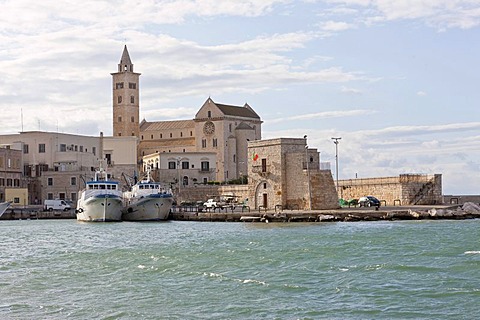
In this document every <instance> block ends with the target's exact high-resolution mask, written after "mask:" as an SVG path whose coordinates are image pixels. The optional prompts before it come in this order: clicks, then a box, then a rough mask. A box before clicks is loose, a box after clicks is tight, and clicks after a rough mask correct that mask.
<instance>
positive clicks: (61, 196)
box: [58, 192, 65, 200]
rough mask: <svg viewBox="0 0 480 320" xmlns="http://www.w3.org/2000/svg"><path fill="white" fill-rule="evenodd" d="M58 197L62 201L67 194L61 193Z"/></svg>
mask: <svg viewBox="0 0 480 320" xmlns="http://www.w3.org/2000/svg"><path fill="white" fill-rule="evenodd" d="M58 197H59V198H60V200H65V193H64V192H60V193H59V194H58Z"/></svg>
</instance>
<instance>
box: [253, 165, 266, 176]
mask: <svg viewBox="0 0 480 320" xmlns="http://www.w3.org/2000/svg"><path fill="white" fill-rule="evenodd" d="M252 172H253V173H259V174H268V173H270V165H266V166H264V165H259V166H252Z"/></svg>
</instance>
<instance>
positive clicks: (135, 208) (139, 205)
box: [122, 195, 173, 221]
mask: <svg viewBox="0 0 480 320" xmlns="http://www.w3.org/2000/svg"><path fill="white" fill-rule="evenodd" d="M172 204H173V198H172V197H171V196H160V195H149V196H146V197H142V198H139V199H131V200H130V204H128V205H126V206H125V208H124V211H123V214H122V220H125V221H160V220H167V219H168V215H169V213H170V208H171V207H172Z"/></svg>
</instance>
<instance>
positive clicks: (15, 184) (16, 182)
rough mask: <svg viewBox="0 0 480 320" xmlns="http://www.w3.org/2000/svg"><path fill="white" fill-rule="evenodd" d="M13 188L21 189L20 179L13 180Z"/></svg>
mask: <svg viewBox="0 0 480 320" xmlns="http://www.w3.org/2000/svg"><path fill="white" fill-rule="evenodd" d="M13 186H14V187H20V179H13Z"/></svg>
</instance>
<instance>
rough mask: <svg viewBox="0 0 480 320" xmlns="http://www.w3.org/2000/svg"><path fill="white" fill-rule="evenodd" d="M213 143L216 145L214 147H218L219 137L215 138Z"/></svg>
mask: <svg viewBox="0 0 480 320" xmlns="http://www.w3.org/2000/svg"><path fill="white" fill-rule="evenodd" d="M212 144H213V147H214V148H216V147H217V144H218V141H217V138H214V139H213V142H212Z"/></svg>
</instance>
